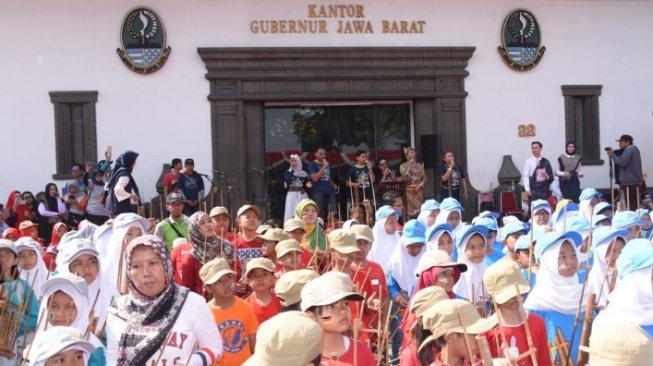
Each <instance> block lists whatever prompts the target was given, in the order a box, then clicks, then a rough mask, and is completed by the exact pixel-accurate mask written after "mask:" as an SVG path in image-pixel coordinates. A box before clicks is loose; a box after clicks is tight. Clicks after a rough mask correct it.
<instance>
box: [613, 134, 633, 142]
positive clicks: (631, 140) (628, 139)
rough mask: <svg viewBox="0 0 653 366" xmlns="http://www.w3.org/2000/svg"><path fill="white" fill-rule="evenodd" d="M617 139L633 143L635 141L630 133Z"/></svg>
mask: <svg viewBox="0 0 653 366" xmlns="http://www.w3.org/2000/svg"><path fill="white" fill-rule="evenodd" d="M615 141H626V142H630V143H631V144H632V143H633V137H632V136H630V135H621V136H620V137H619V139H618V140H615Z"/></svg>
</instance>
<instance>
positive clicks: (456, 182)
mask: <svg viewBox="0 0 653 366" xmlns="http://www.w3.org/2000/svg"><path fill="white" fill-rule="evenodd" d="M438 175H439V176H440V181H441V185H440V200H444V199H445V198H447V197H452V198H455V199H456V200H458V201H461V200H462V201H466V200H467V197H468V196H467V178H465V173H464V172H463V168H462V167H461V166H460V165H458V164H456V161H455V157H454V155H453V151H451V150H448V149H447V150H444V152H443V153H442V165H440V167H439V168H438ZM461 187H462V195H461V194H460V188H461Z"/></svg>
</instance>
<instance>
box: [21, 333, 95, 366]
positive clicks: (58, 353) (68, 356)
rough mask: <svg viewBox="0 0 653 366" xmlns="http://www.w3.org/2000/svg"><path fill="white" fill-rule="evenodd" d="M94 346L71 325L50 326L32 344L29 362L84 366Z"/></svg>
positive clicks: (41, 364)
mask: <svg viewBox="0 0 653 366" xmlns="http://www.w3.org/2000/svg"><path fill="white" fill-rule="evenodd" d="M94 351H95V346H93V345H92V344H91V343H90V342H88V341H85V340H83V339H82V334H81V333H80V332H79V330H77V329H75V328H73V327H63V326H61V327H52V328H50V329H48V330H46V331H44V332H43V333H42V334H41V335H40V336H39V337H38V339H37V340H36V341H35V342H34V344H33V345H32V351H31V352H30V354H29V364H30V365H33V366H55V365H69V366H86V365H88V362H89V357H90V355H91V353H93V352H94Z"/></svg>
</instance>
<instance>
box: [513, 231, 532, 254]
mask: <svg viewBox="0 0 653 366" xmlns="http://www.w3.org/2000/svg"><path fill="white" fill-rule="evenodd" d="M535 242H536V238H535V237H534V238H533V245H535ZM530 248H531V237H530V235H522V236H520V237H519V238H518V239H517V241H515V252H517V251H518V250H524V249H530Z"/></svg>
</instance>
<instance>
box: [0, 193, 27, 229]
mask: <svg viewBox="0 0 653 366" xmlns="http://www.w3.org/2000/svg"><path fill="white" fill-rule="evenodd" d="M26 209H27V206H26V205H25V202H24V201H23V197H22V196H21V194H20V191H11V193H9V198H7V203H6V204H5V207H4V216H5V220H6V221H7V225H9V226H12V227H15V228H18V226H19V225H20V223H21V222H23V220H25V210H26Z"/></svg>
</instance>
